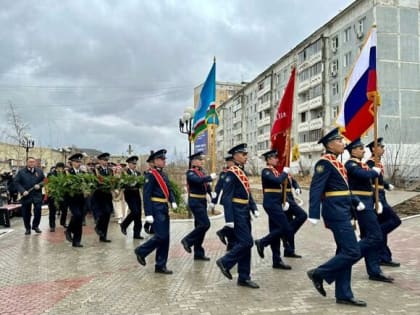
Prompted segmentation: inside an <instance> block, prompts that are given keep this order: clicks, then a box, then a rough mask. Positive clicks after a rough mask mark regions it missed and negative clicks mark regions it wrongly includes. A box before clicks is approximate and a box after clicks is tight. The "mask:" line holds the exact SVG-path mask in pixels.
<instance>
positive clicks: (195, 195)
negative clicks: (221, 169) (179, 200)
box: [188, 194, 206, 199]
mask: <svg viewBox="0 0 420 315" xmlns="http://www.w3.org/2000/svg"><path fill="white" fill-rule="evenodd" d="M188 196H189V197H192V198H199V199H206V195H205V194H204V195H200V194H189V195H188Z"/></svg>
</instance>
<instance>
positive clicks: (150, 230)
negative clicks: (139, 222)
mask: <svg viewBox="0 0 420 315" xmlns="http://www.w3.org/2000/svg"><path fill="white" fill-rule="evenodd" d="M153 153H154V151H153V150H150V154H149V157H148V158H147V160H146V163H147V164H148V165H149V168H148V169H147V170H145V171H144V172H143V174H144V176H145V177H146V175H147V174H148V173H149V172H150V170H151V169H152V168H154V167H155V162H154V160H153V159H152V158H153ZM143 229H144V231H145V232H146V233H147V234H154V233H155V232H154V231H153V224H151V223H149V222H144V226H143Z"/></svg>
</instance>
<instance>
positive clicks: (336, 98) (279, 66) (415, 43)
mask: <svg viewBox="0 0 420 315" xmlns="http://www.w3.org/2000/svg"><path fill="white" fill-rule="evenodd" d="M419 8H420V1H419V0H357V1H355V2H353V3H352V4H350V5H349V6H348V7H347V8H345V9H344V10H343V11H341V12H340V13H339V14H338V15H337V16H335V17H334V18H332V19H331V20H330V21H329V22H327V23H326V24H325V25H323V26H322V27H320V28H319V29H317V30H316V31H314V32H313V33H312V34H311V35H310V36H309V37H307V38H306V39H304V40H303V41H302V42H301V43H299V44H298V45H297V46H296V47H294V48H293V49H292V50H290V51H289V52H288V53H287V54H286V55H284V56H282V57H280V59H278V60H277V61H276V62H274V63H273V64H272V65H271V66H270V67H269V68H267V69H266V70H264V71H263V72H262V73H261V74H259V75H258V76H257V77H256V78H255V79H254V80H252V82H250V83H249V84H247V85H246V86H244V87H243V88H242V89H241V90H239V91H238V92H237V93H236V94H235V95H233V97H232V98H230V99H229V100H227V101H226V102H224V103H223V104H221V106H220V107H219V112H220V117H221V125H220V126H219V128H218V130H217V149H218V156H223V155H224V154H225V152H226V151H227V150H228V149H229V148H230V147H232V146H233V145H235V144H238V143H241V142H247V143H248V147H249V151H250V154H251V159H252V158H256V157H258V156H260V155H261V154H262V153H263V152H264V151H266V150H268V149H269V148H270V130H271V126H272V124H273V121H274V117H275V115H276V111H277V107H278V104H279V101H280V99H281V97H282V94H283V91H284V88H285V85H286V84H287V82H288V79H289V76H290V72H291V68H292V66H293V65H295V66H296V68H297V74H296V83H295V96H294V112H293V125H292V138H293V142H294V143H297V144H298V145H299V150H300V156H301V165H302V166H303V167H307V168H309V167H310V166H311V165H313V163H314V161H316V160H317V159H318V158H319V156H320V155H321V154H322V152H323V147H322V145H319V144H317V141H318V139H319V138H320V137H321V136H322V135H323V134H324V133H325V132H326V131H328V130H330V129H331V128H332V127H333V126H334V122H335V119H336V117H337V115H338V113H339V110H340V107H341V102H342V97H343V92H344V87H345V81H346V77H347V76H348V74H349V72H350V70H351V67H352V66H353V64H354V62H355V60H356V58H357V56H358V54H359V52H360V49H361V47H362V46H363V43H364V40H365V39H366V37H367V35H368V32H369V30H370V28H371V26H372V25H373V24H375V25H376V26H377V37H378V42H377V75H378V87H379V91H380V93H381V96H382V104H381V106H380V108H379V135H380V136H383V137H385V139H386V142H387V143H389V144H393V145H396V146H401V145H402V146H406V147H409V148H413V147H415V148H418V149H419V150H420V147H419V143H420V141H419V140H418V136H417V135H418V134H419V133H420V50H419V44H420V36H419V32H420V15H419ZM371 139H372V134H371V133H370V134H368V135H367V137H366V139H365V141H371ZM418 153H420V151H419V152H418ZM417 155H419V154H417ZM414 162H416V163H418V165H420V159H418V160H416V161H414Z"/></svg>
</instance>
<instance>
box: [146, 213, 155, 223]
mask: <svg viewBox="0 0 420 315" xmlns="http://www.w3.org/2000/svg"><path fill="white" fill-rule="evenodd" d="M146 222H147V223H150V224H152V223H153V222H154V219H153V216H152V215H146Z"/></svg>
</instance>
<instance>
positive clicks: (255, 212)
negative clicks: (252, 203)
mask: <svg viewBox="0 0 420 315" xmlns="http://www.w3.org/2000/svg"><path fill="white" fill-rule="evenodd" d="M252 215H253V217H254V218H255V219H256V218H258V217H259V216H260V212H259V211H258V210H254V212H252Z"/></svg>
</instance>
